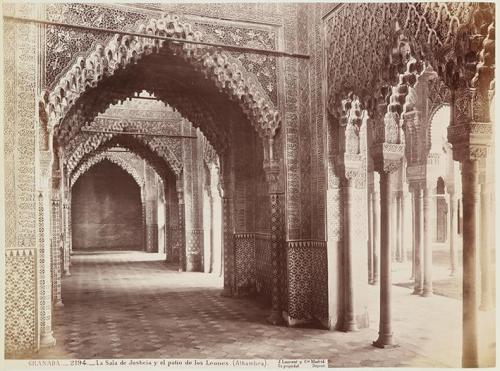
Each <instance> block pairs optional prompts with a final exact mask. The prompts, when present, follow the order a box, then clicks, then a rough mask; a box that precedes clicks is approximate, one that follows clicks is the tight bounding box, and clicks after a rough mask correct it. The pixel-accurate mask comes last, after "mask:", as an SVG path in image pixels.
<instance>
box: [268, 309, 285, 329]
mask: <svg viewBox="0 0 500 371" xmlns="http://www.w3.org/2000/svg"><path fill="white" fill-rule="evenodd" d="M267 322H268V323H270V324H271V325H273V326H279V325H282V324H284V323H285V321H283V317H282V316H281V312H280V311H279V310H271V314H270V315H269V317H267Z"/></svg>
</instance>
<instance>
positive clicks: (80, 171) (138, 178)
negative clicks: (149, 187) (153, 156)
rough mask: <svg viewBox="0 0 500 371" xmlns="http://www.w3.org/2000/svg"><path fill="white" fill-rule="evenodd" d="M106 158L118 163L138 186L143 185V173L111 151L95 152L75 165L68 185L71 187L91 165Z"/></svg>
mask: <svg viewBox="0 0 500 371" xmlns="http://www.w3.org/2000/svg"><path fill="white" fill-rule="evenodd" d="M106 160H107V161H110V162H112V163H113V164H115V165H118V166H119V167H121V168H122V169H123V170H125V171H126V172H127V173H128V174H130V175H131V176H132V177H133V178H134V180H135V182H136V183H137V185H138V186H139V188H141V189H142V187H143V186H144V177H143V175H142V174H141V173H140V172H139V171H137V169H136V168H135V167H134V166H133V165H132V164H131V163H130V162H129V161H127V159H125V158H123V157H122V156H120V154H119V153H113V152H101V153H97V154H96V155H94V156H92V157H90V158H88V160H87V161H85V162H84V163H81V164H80V165H79V166H77V167H76V168H75V169H74V171H73V172H72V173H71V174H70V187H73V186H74V185H75V183H76V182H77V181H78V179H79V178H80V176H82V175H83V174H85V173H86V172H87V171H88V170H89V169H90V168H91V167H93V166H95V165H97V164H98V163H100V162H102V161H106Z"/></svg>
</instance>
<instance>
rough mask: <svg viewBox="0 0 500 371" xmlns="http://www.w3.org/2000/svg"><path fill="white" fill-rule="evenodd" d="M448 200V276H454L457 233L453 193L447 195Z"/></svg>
mask: <svg viewBox="0 0 500 371" xmlns="http://www.w3.org/2000/svg"><path fill="white" fill-rule="evenodd" d="M449 196H450V197H449V198H450V209H449V210H450V212H449V215H448V219H449V224H450V237H449V244H450V276H452V277H453V276H455V273H456V270H457V250H456V249H457V247H456V233H457V224H456V223H455V218H456V215H455V203H456V202H457V201H456V199H455V192H450V193H449Z"/></svg>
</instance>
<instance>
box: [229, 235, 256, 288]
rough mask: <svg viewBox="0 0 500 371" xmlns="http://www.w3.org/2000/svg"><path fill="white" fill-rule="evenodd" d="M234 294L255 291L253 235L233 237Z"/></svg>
mask: <svg viewBox="0 0 500 371" xmlns="http://www.w3.org/2000/svg"><path fill="white" fill-rule="evenodd" d="M234 250H235V272H234V274H235V289H236V294H237V295H238V294H239V295H241V294H246V293H248V291H249V290H250V291H252V290H254V289H255V238H254V234H253V233H237V234H235V235H234Z"/></svg>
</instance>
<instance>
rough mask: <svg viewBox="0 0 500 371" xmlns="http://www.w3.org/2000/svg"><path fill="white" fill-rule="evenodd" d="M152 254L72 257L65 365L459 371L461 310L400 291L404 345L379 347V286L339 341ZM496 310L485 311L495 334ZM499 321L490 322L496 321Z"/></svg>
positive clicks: (62, 338) (62, 336) (52, 355)
mask: <svg viewBox="0 0 500 371" xmlns="http://www.w3.org/2000/svg"><path fill="white" fill-rule="evenodd" d="M159 259H160V257H158V255H155V254H146V253H142V252H125V251H113V252H99V253H97V252H96V253H92V254H89V253H85V254H78V253H75V255H73V257H72V266H71V274H72V275H71V276H70V277H66V278H64V280H63V302H64V307H62V308H58V309H57V310H56V313H55V320H54V321H55V323H54V329H55V337H56V339H57V344H56V346H55V347H54V348H51V349H49V350H43V351H41V352H40V353H38V354H36V355H34V356H33V358H41V359H63V358H87V359H88V358H246V359H248V358H271V359H277V358H327V359H328V360H329V365H330V366H331V367H360V366H361V367H363V366H370V367H388V366H395V367H398V366H401V367H460V353H461V345H460V344H461V302H460V301H458V300H456V299H452V298H447V297H442V296H438V295H435V296H433V297H431V298H422V297H419V296H412V295H410V290H409V289H407V288H404V287H397V286H393V302H394V306H393V316H394V331H395V337H396V340H397V342H398V345H399V347H396V348H394V349H377V348H374V347H373V346H371V342H372V341H373V340H375V339H376V338H377V330H378V295H379V288H378V287H377V286H373V287H371V288H370V289H369V292H368V294H369V296H370V306H369V308H370V328H366V329H362V330H360V331H357V332H353V333H342V332H336V331H327V330H321V329H312V328H287V327H276V326H271V325H269V324H267V322H266V316H267V314H268V310H269V309H268V308H267V307H266V306H264V305H263V304H261V303H259V302H256V301H253V300H250V299H235V298H224V297H221V296H220V291H221V287H222V279H221V278H220V277H216V276H214V275H211V274H204V273H186V272H183V273H180V272H178V271H177V270H176V267H174V266H169V265H167V264H166V263H165V262H164V261H162V260H159ZM494 319H495V316H494V312H490V313H482V315H481V318H480V320H481V323H482V324H483V327H484V328H488V329H494V328H495V325H494ZM492 321H493V322H492ZM482 335H483V336H482V341H483V342H484V344H482V349H484V351H483V352H482V354H481V359H482V361H481V362H482V363H481V366H492V365H494V353H495V351H494V346H495V344H494V335H493V334H491V333H488V334H486V333H483V334H482Z"/></svg>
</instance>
